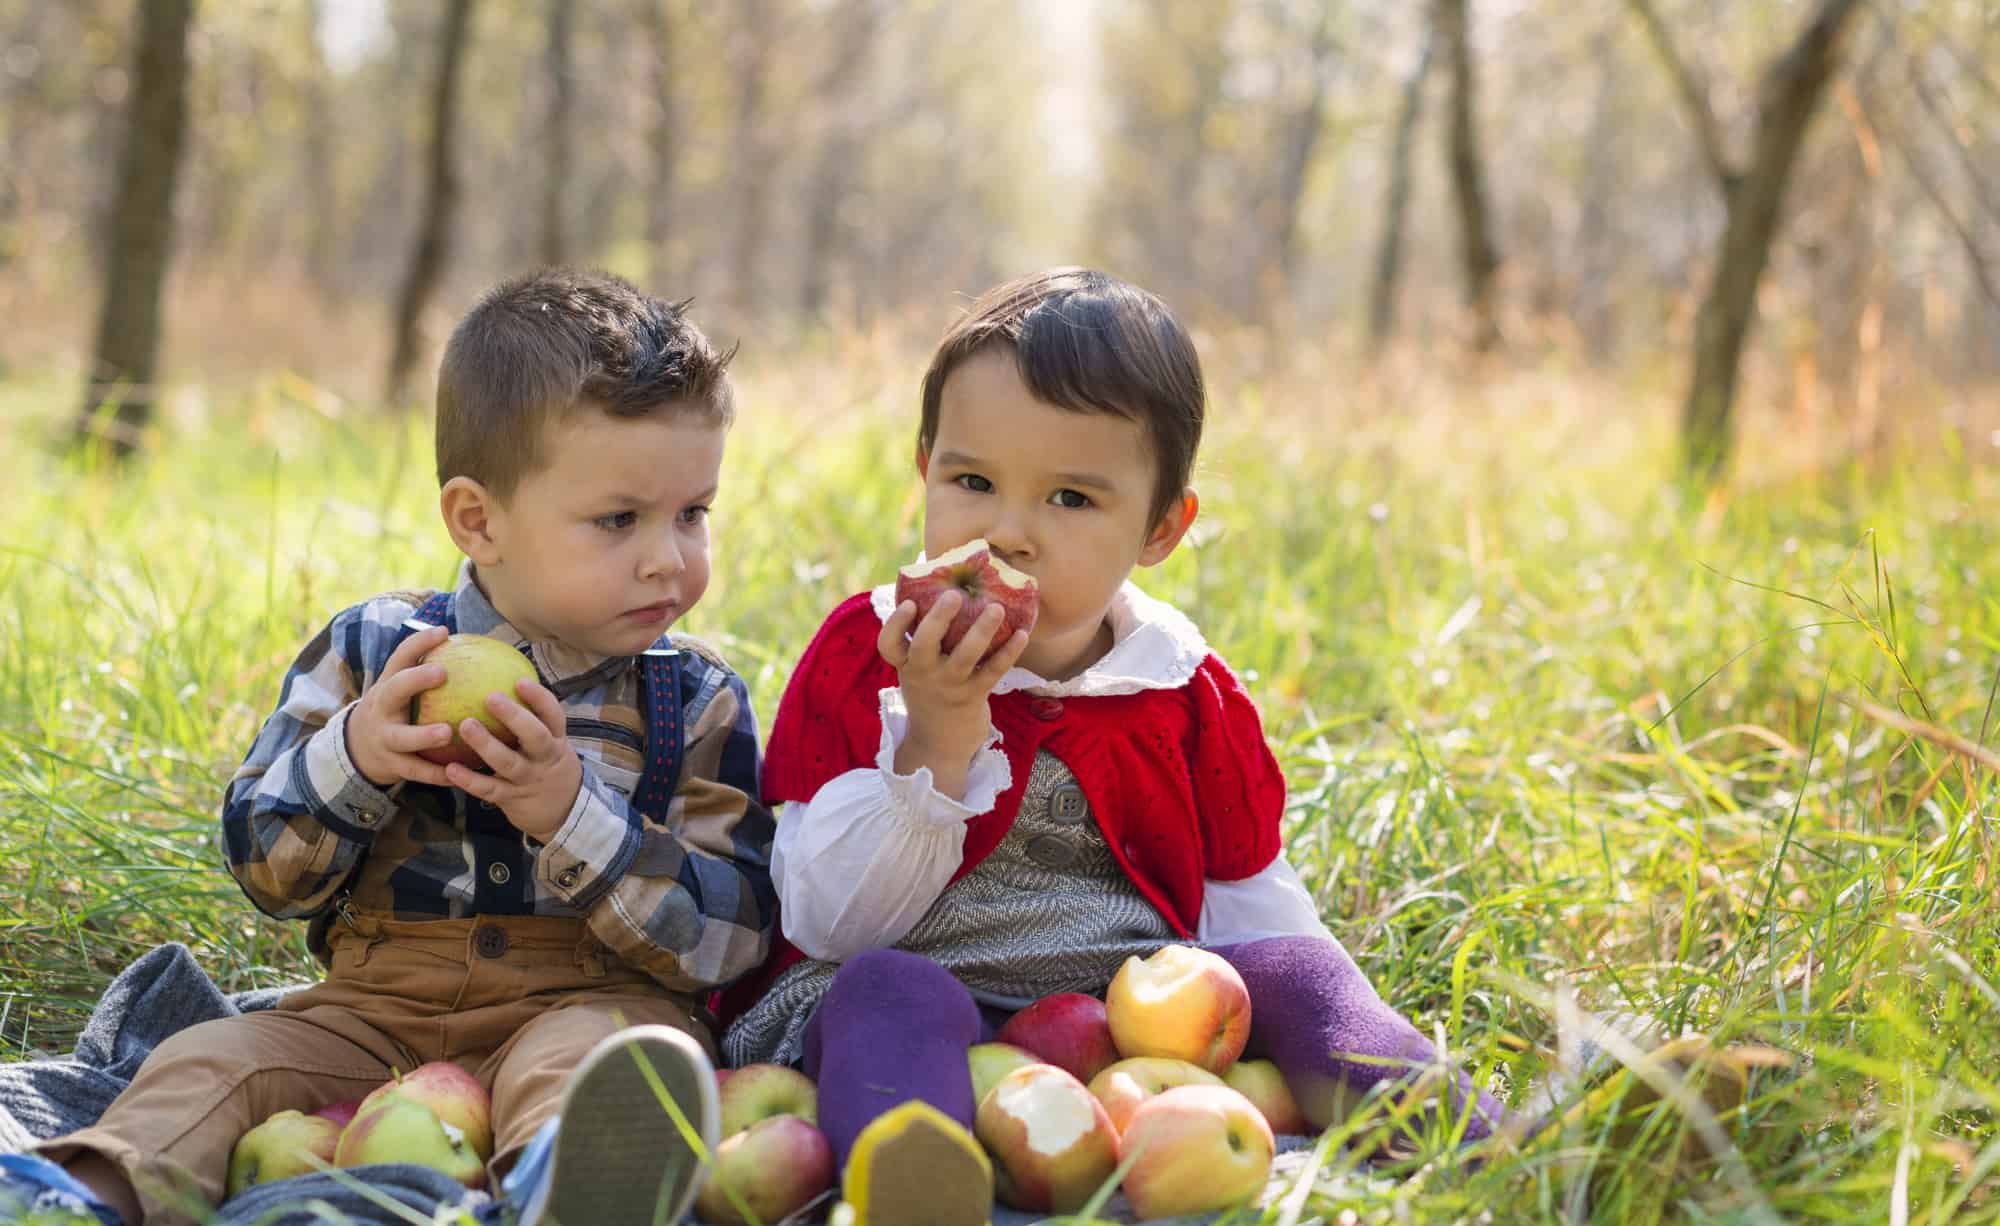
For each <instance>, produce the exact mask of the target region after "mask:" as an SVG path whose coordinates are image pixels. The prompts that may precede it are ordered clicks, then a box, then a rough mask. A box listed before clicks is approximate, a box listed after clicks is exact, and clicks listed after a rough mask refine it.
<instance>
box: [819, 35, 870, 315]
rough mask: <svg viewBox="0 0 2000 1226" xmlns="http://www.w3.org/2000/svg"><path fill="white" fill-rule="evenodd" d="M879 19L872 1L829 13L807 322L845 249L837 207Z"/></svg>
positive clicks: (855, 152) (822, 301)
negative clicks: (830, 46)
mask: <svg viewBox="0 0 2000 1226" xmlns="http://www.w3.org/2000/svg"><path fill="white" fill-rule="evenodd" d="M881 16H882V12H881V5H880V4H879V3H878V2H877V0H851V2H850V3H847V4H844V5H842V6H841V7H840V9H839V10H838V11H837V12H836V13H835V14H834V20H836V21H837V22H839V23H840V33H839V36H838V41H837V42H836V44H835V46H834V50H833V55H832V57H831V58H830V59H829V61H828V63H827V69H826V72H825V74H824V75H823V76H822V77H821V78H820V85H819V89H818V91H817V95H818V106H817V109H818V110H819V112H820V113H821V114H822V115H825V116H827V127H826V131H825V132H824V133H823V134H822V136H821V139H820V150H819V160H818V161H817V162H815V163H814V164H813V170H812V177H811V179H810V180H809V181H808V183H807V186H806V194H805V207H806V244H805V270H804V276H803V279H802V280H801V282H800V284H799V311H800V314H801V315H802V316H803V317H804V318H805V319H808V320H811V319H814V318H816V317H818V316H819V315H821V314H822V313H823V312H825V310H826V306H827V299H828V297H829V290H830V286H831V283H832V279H833V268H834V265H835V264H836V263H837V262H838V257H839V254H840V252H839V249H840V248H841V247H842V246H843V245H844V239H845V233H844V230H845V227H843V226H842V224H841V217H840V213H841V207H842V205H843V204H844V202H845V200H846V197H847V192H848V186H849V183H850V182H851V181H852V179H853V175H854V168H855V164H856V162H857V161H859V159H860V156H861V149H862V146H863V135H864V134H863V129H864V127H865V126H866V125H865V124H864V123H863V122H862V117H861V116H860V115H859V114H858V111H859V108H860V107H861V105H862V98H861V91H860V89H859V87H858V84H857V83H858V82H859V81H860V80H861V79H862V78H863V77H864V76H866V75H867V71H868V65H869V52H870V51H871V50H872V49H873V47H874V45H875V41H876V34H877V32H878V31H879V29H880V26H881Z"/></svg>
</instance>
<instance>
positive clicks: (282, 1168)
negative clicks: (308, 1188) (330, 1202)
mask: <svg viewBox="0 0 2000 1226" xmlns="http://www.w3.org/2000/svg"><path fill="white" fill-rule="evenodd" d="M339 1145H340V1125H339V1124H336V1123H334V1122H333V1121H332V1120H330V1119H326V1118H324V1117H322V1116H318V1115H307V1114H305V1113H304V1112H302V1111H280V1112H278V1113H277V1114H276V1115H273V1116H272V1117H271V1118H269V1119H267V1120H265V1121H264V1122H263V1123H261V1124H259V1125H257V1126H256V1127H255V1128H252V1129H251V1130H250V1131H249V1132H246V1133H244V1134H243V1135H242V1136H241V1137H240V1138H238V1139H237V1142H236V1147H235V1148H234V1149H232V1150H230V1151H229V1182H228V1184H227V1185H226V1186H227V1189H228V1192H227V1194H228V1195H230V1196H234V1195H236V1194H237V1193H238V1192H241V1191H243V1189H245V1188H251V1187H255V1186H256V1185H258V1184H260V1183H275V1182H277V1181H278V1180H280V1179H290V1178H291V1177H292V1176H294V1175H308V1174H311V1173H312V1172H314V1171H316V1170H319V1169H320V1167H322V1166H332V1165H333V1155H334V1151H335V1150H336V1149H337V1148H338V1147H339Z"/></svg>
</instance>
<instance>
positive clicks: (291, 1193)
mask: <svg viewBox="0 0 2000 1226" xmlns="http://www.w3.org/2000/svg"><path fill="white" fill-rule="evenodd" d="M301 986H303V985H301ZM291 990H293V989H288V988H265V989H260V990H258V991H254V992H238V993H235V994H228V993H224V992H223V991H222V990H221V989H219V988H217V987H216V986H215V983H214V981H213V980H211V979H210V978H209V977H208V974H207V973H206V972H205V971H203V970H202V969H201V967H200V965H199V964H197V963H196V962H195V960H194V955H193V954H192V953H190V952H189V951H188V949H187V947H186V946H184V945H179V944H168V945H162V946H160V947H158V948H157V949H154V950H152V951H151V952H149V953H147V954H145V955H143V956H142V957H140V958H139V959H138V960H137V961H136V962H134V963H132V965H130V966H128V967H126V968H125V969H124V970H123V971H122V972H120V973H119V975H118V977H117V978H116V979H114V980H112V982H111V986H110V987H109V988H107V989H106V990H105V992H104V996H103V997H102V998H101V999H100V1000H99V1001H98V1002H97V1008H96V1009H94V1010H92V1011H91V1015H90V1021H89V1022H88V1023H87V1024H86V1025H85V1026H84V1028H83V1033H82V1035H81V1036H80V1037H79V1038H78V1039H77V1043H76V1050H75V1051H73V1052H71V1053H70V1055H69V1056H67V1057H65V1058H62V1059H55V1060H35V1061H26V1062H20V1063H14V1064H0V1151H4V1152H8V1153H17V1152H19V1151H21V1150H24V1149H26V1148H27V1147H28V1146H29V1145H32V1144H34V1143H35V1142H36V1141H43V1140H48V1139H50V1138H52V1137H58V1136H62V1135H63V1134H64V1133H69V1132H74V1131H76V1130H77V1129H79V1128H83V1127H86V1126H88V1125H90V1124H92V1123H94V1122H95V1121H96V1120H97V1117H98V1116H100V1115H102V1114H103V1113H104V1109H105V1108H106V1107H107V1106H109V1105H110V1104H111V1100H112V1099H113V1098H116V1097H117V1096H118V1093H119V1091H121V1090H123V1089H124V1088H125V1086H126V1085H127V1084H128V1083H129V1082H130V1081H131V1080H132V1077H133V1075H134V1074H135V1073H137V1072H138V1071H139V1065H140V1064H141V1063H142V1062H144V1060H145V1059H146V1056H147V1054H148V1053H149V1052H151V1051H152V1050H153V1048H154V1047H155V1046H156V1045H158V1044H159V1043H160V1042H161V1041H162V1040H164V1039H165V1038H166V1037H167V1036H168V1035H171V1034H173V1033H174V1032H175V1031H177V1030H180V1029H182V1028H183V1027H187V1026H192V1025H195V1024H196V1023H198V1022H206V1021H210V1020H212V1019H214V1018H219V1017H235V1016H237V1015H238V1014H242V1013H247V1012H250V1011H252V1010H255V1009H268V1008H270V1007H271V1006H272V1005H273V1004H275V1003H277V1001H278V999H279V998H280V997H282V996H283V995H284V994H285V993H286V992H287V991H291ZM1307 1144H1308V1142H1307V1141H1306V1139H1305V1138H1302V1137H1284V1138H1281V1139H1280V1144H1279V1149H1280V1150H1281V1151H1298V1150H1301V1149H1303V1148H1304V1147H1305V1146H1306V1145H1307ZM1303 1157H1304V1155H1303V1154H1298V1155H1296V1157H1295V1159H1294V1161H1292V1162H1281V1163H1280V1166H1279V1167H1278V1169H1277V1170H1275V1171H1274V1172H1273V1177H1274V1180H1276V1179H1279V1178H1283V1177H1284V1174H1285V1173H1287V1172H1289V1174H1291V1175H1294V1176H1295V1175H1296V1174H1297V1170H1296V1165H1297V1159H1300V1158H1303ZM354 1175H355V1176H358V1177H360V1179H361V1180H362V1181H363V1182H365V1184H366V1188H365V1189H357V1188H355V1187H354V1186H353V1180H352V1179H348V1180H343V1179H342V1178H340V1177H337V1176H333V1175H323V1174H322V1175H303V1176H300V1177H299V1178H297V1179H287V1180H282V1181H280V1182H278V1183H272V1184H265V1185H263V1186H261V1187H256V1188H252V1189H251V1190H250V1191H248V1192H246V1193H244V1194H243V1195H242V1196H239V1197H236V1198H235V1199H233V1200H231V1201H229V1202H228V1203H227V1204H225V1205H223V1206H222V1209H221V1211H220V1212H219V1213H218V1214H217V1215H216V1217H215V1218H214V1226H310V1224H313V1223H331V1222H340V1221H342V1220H343V1219H344V1220H346V1221H348V1222H353V1223H357V1224H360V1223H382V1224H385V1226H402V1224H406V1223H410V1222H428V1221H431V1220H432V1218H433V1215H435V1214H436V1213H437V1212H438V1210H439V1209H440V1208H442V1207H445V1206H449V1205H460V1204H462V1205H463V1206H464V1207H465V1208H467V1209H468V1210H471V1211H472V1212H473V1213H475V1214H476V1215H477V1216H478V1218H479V1219H480V1220H481V1221H499V1220H504V1216H505V1215H503V1214H501V1213H499V1212H496V1207H495V1206H494V1205H493V1204H492V1203H491V1202H490V1201H489V1199H488V1198H487V1197H486V1196H485V1195H484V1194H483V1193H478V1192H467V1191H466V1189H464V1188H463V1187H461V1186H459V1185H458V1184H457V1183H455V1182H454V1181H452V1180H451V1179H448V1178H446V1177H445V1176H443V1175H440V1174H438V1173H437V1172H436V1171H432V1170H429V1169H427V1168H425V1167H420V1166H369V1167H360V1168H357V1169H356V1171H355V1172H354ZM385 1200H388V1201H393V1202H394V1203H395V1204H396V1205H400V1206H405V1207H406V1208H405V1209H404V1211H403V1213H402V1214H398V1213H397V1212H396V1211H395V1210H394V1209H393V1208H390V1207H388V1206H387V1205H385V1204H384V1201H385ZM1121 1211H1122V1212H1121ZM1107 1213H1108V1214H1109V1215H1110V1216H1111V1217H1112V1218H1113V1219H1114V1220H1118V1221H1130V1220H1132V1219H1131V1215H1130V1212H1129V1210H1127V1209H1126V1208H1125V1200H1124V1197H1122V1196H1120V1197H1115V1198H1113V1200H1112V1202H1111V1205H1110V1206H1109V1207H1108V1208H1107ZM1041 1220H1042V1218H1041V1217H1040V1216H1039V1215H1036V1214H1030V1213H1021V1212H1017V1211H1015V1210H1012V1209H1008V1208H1005V1207H1004V1206H997V1205H996V1206H995V1207H994V1210H993V1226H1028V1224H1029V1223H1033V1222H1038V1221H1041ZM1202 1220H1208V1219H1192V1218H1186V1219H1183V1218H1176V1219H1173V1221H1174V1222H1179V1223H1192V1222H1195V1221H1202Z"/></svg>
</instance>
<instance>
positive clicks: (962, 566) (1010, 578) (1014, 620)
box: [896, 539, 1040, 651]
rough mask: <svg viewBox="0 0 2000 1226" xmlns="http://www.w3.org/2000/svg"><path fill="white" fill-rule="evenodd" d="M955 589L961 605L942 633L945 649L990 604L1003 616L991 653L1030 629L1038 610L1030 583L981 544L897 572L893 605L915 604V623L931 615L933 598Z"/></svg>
mask: <svg viewBox="0 0 2000 1226" xmlns="http://www.w3.org/2000/svg"><path fill="white" fill-rule="evenodd" d="M954 588H955V589H957V590H958V591H959V592H962V593H964V595H965V603H963V604H961V605H959V607H958V613H957V614H956V615H955V616H953V617H952V619H951V625H950V626H949V627H947V628H946V630H945V632H944V640H943V644H942V645H943V647H944V650H946V651H950V650H951V649H952V648H954V647H956V646H958V641H959V640H960V639H962V638H964V637H965V632H966V631H968V630H970V629H972V623H973V622H975V621H977V620H978V619H979V615H980V614H981V613H984V612H985V611H986V606H988V605H991V604H997V605H999V606H1000V607H1001V609H1003V610H1004V611H1005V612H1006V618H1005V620H1003V621H1002V622H1001V623H1000V628H999V629H998V630H996V631H995V632H994V634H993V648H994V649H995V650H997V649H999V648H1000V647H1002V646H1004V645H1005V644H1006V642H1007V640H1008V639H1010V638H1012V637H1013V635H1014V632H1015V631H1016V630H1028V631H1032V630H1034V628H1035V614H1036V613H1037V612H1038V611H1039V610H1040V596H1039V593H1038V592H1037V591H1036V588H1035V580H1034V579H1033V577H1031V576H1029V575H1024V574H1022V573H1021V572H1020V571H1018V570H1015V569H1014V568H1013V567H1011V566H1009V565H1007V564H1006V563H1005V562H1002V561H1001V560H1000V559H999V558H997V557H995V556H993V550H992V548H991V547H990V546H989V545H987V543H986V542H985V541H984V540H983V539H974V540H970V541H967V542H966V543H965V544H963V545H960V546H959V547H958V548H956V549H951V550H947V551H945V552H944V553H941V554H939V555H938V556H937V557H935V558H925V559H922V560H920V561H916V562H912V563H910V564H909V565H908V566H905V567H903V568H902V569H901V570H899V571H897V572H896V603H897V604H901V603H903V602H904V601H905V600H910V601H915V602H916V606H917V620H919V621H921V620H923V616H924V614H926V613H928V612H930V610H931V606H932V605H934V604H936V603H937V600H938V597H940V596H942V595H944V594H945V593H946V592H948V591H951V590H953V589H954Z"/></svg>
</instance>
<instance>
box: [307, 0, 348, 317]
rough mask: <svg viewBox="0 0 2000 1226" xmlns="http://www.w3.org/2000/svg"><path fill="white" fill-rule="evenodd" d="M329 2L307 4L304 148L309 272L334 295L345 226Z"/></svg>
mask: <svg viewBox="0 0 2000 1226" xmlns="http://www.w3.org/2000/svg"><path fill="white" fill-rule="evenodd" d="M325 7H326V4H325V0H312V3H310V4H308V5H306V6H305V26H306V29H305V37H306V47H305V52H306V65H307V66H306V85H305V95H306V97H305V108H304V111H305V113H304V117H303V121H304V126H305V131H304V132H303V133H302V134H301V138H300V153H301V155H302V157H303V164H302V170H303V173H304V177H305V186H306V195H307V198H308V199H307V203H306V209H307V216H306V276H307V277H309V278H310V279H311V280H312V283H313V287H314V288H315V289H317V290H318V291H319V292H320V294H322V295H323V296H326V297H333V296H334V295H335V294H336V292H337V288H336V285H335V282H336V281H337V280H338V278H339V263H338V260H337V259H336V256H335V249H334V243H335V239H336V238H337V236H338V235H339V232H340V199H339V193H338V190H337V184H336V182H335V179H334V168H333V156H334V155H333V124H334V113H333V109H334V108H333V97H332V95H333V90H332V88H331V86H330V82H329V80H328V68H327V63H326V57H325V56H324V55H322V54H321V52H320V45H319V22H320V16H321V14H322V12H323V11H324V9H325Z"/></svg>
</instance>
